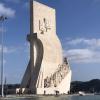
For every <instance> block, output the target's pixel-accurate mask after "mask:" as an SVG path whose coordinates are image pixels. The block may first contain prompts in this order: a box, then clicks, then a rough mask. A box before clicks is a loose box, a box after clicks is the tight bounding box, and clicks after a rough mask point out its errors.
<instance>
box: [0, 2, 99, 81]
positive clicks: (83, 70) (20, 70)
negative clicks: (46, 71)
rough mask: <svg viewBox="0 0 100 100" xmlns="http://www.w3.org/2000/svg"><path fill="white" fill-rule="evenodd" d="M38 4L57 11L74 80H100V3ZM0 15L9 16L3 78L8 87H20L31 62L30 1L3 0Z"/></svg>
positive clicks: (58, 22) (59, 31) (6, 28)
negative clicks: (4, 77)
mask: <svg viewBox="0 0 100 100" xmlns="http://www.w3.org/2000/svg"><path fill="white" fill-rule="evenodd" d="M37 1H39V2H41V3H44V4H46V5H48V6H51V7H53V8H55V9H56V15H57V16H56V17H57V34H58V36H59V38H60V40H61V43H62V47H63V54H64V56H67V57H68V59H69V63H70V66H71V69H72V72H73V76H72V80H79V81H87V80H90V79H93V78H99V79H100V0H37ZM0 15H6V16H8V20H7V21H5V22H4V45H5V46H4V69H5V70H4V75H5V76H6V77H7V83H20V81H21V79H22V76H23V74H24V72H25V69H26V67H27V64H28V61H29V47H28V42H27V41H26V35H27V34H28V33H29V6H28V0H0ZM1 31H2V29H1V23H0V32H1ZM0 40H1V34H0ZM0 44H1V41H0ZM0 48H1V46H0ZM0 50H1V49H0Z"/></svg>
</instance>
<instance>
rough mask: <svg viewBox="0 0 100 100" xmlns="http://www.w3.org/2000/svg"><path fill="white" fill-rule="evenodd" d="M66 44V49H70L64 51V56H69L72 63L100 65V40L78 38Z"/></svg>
mask: <svg viewBox="0 0 100 100" xmlns="http://www.w3.org/2000/svg"><path fill="white" fill-rule="evenodd" d="M66 42H67V43H66V44H65V47H69V48H67V49H64V56H67V57H68V59H69V60H70V61H71V62H74V63H100V39H96V38H93V39H85V38H77V39H70V40H67V41H66ZM82 44H84V47H83V46H82ZM69 45H70V46H69Z"/></svg>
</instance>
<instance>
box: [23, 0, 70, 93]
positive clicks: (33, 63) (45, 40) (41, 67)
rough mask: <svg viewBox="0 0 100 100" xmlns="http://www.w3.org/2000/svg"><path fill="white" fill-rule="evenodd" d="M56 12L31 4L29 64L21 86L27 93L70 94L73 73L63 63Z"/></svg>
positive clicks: (37, 3) (44, 6) (39, 4)
mask: <svg viewBox="0 0 100 100" xmlns="http://www.w3.org/2000/svg"><path fill="white" fill-rule="evenodd" d="M55 13H56V11H55V9H53V8H51V7H48V6H46V5H43V4H41V3H39V2H36V1H33V0H30V34H29V35H27V40H28V42H29V43H30V61H29V64H28V66H27V69H26V71H25V74H24V77H23V79H22V82H21V88H25V91H24V92H26V91H27V92H30V93H34V94H56V92H57V93H59V94H68V91H69V90H70V82H71V69H70V66H69V64H68V61H67V58H66V59H64V60H63V56H62V46H61V43H60V40H59V38H58V36H57V34H56V17H55V16H56V14H55Z"/></svg>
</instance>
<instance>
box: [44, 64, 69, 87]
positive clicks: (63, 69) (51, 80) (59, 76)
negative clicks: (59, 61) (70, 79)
mask: <svg viewBox="0 0 100 100" xmlns="http://www.w3.org/2000/svg"><path fill="white" fill-rule="evenodd" d="M68 72H69V65H68V63H67V64H66V63H64V64H63V65H59V66H58V69H57V71H56V72H55V73H54V74H52V75H51V76H50V77H48V76H47V77H46V78H45V79H44V87H45V88H49V87H57V86H58V84H60V83H61V81H62V80H63V79H64V78H65V76H66V75H67V74H68Z"/></svg>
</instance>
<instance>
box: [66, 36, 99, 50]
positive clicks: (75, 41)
mask: <svg viewBox="0 0 100 100" xmlns="http://www.w3.org/2000/svg"><path fill="white" fill-rule="evenodd" d="M67 44H68V45H82V44H84V45H86V46H90V47H94V48H96V47H100V39H95V38H92V39H86V38H76V39H71V40H69V41H67Z"/></svg>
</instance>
